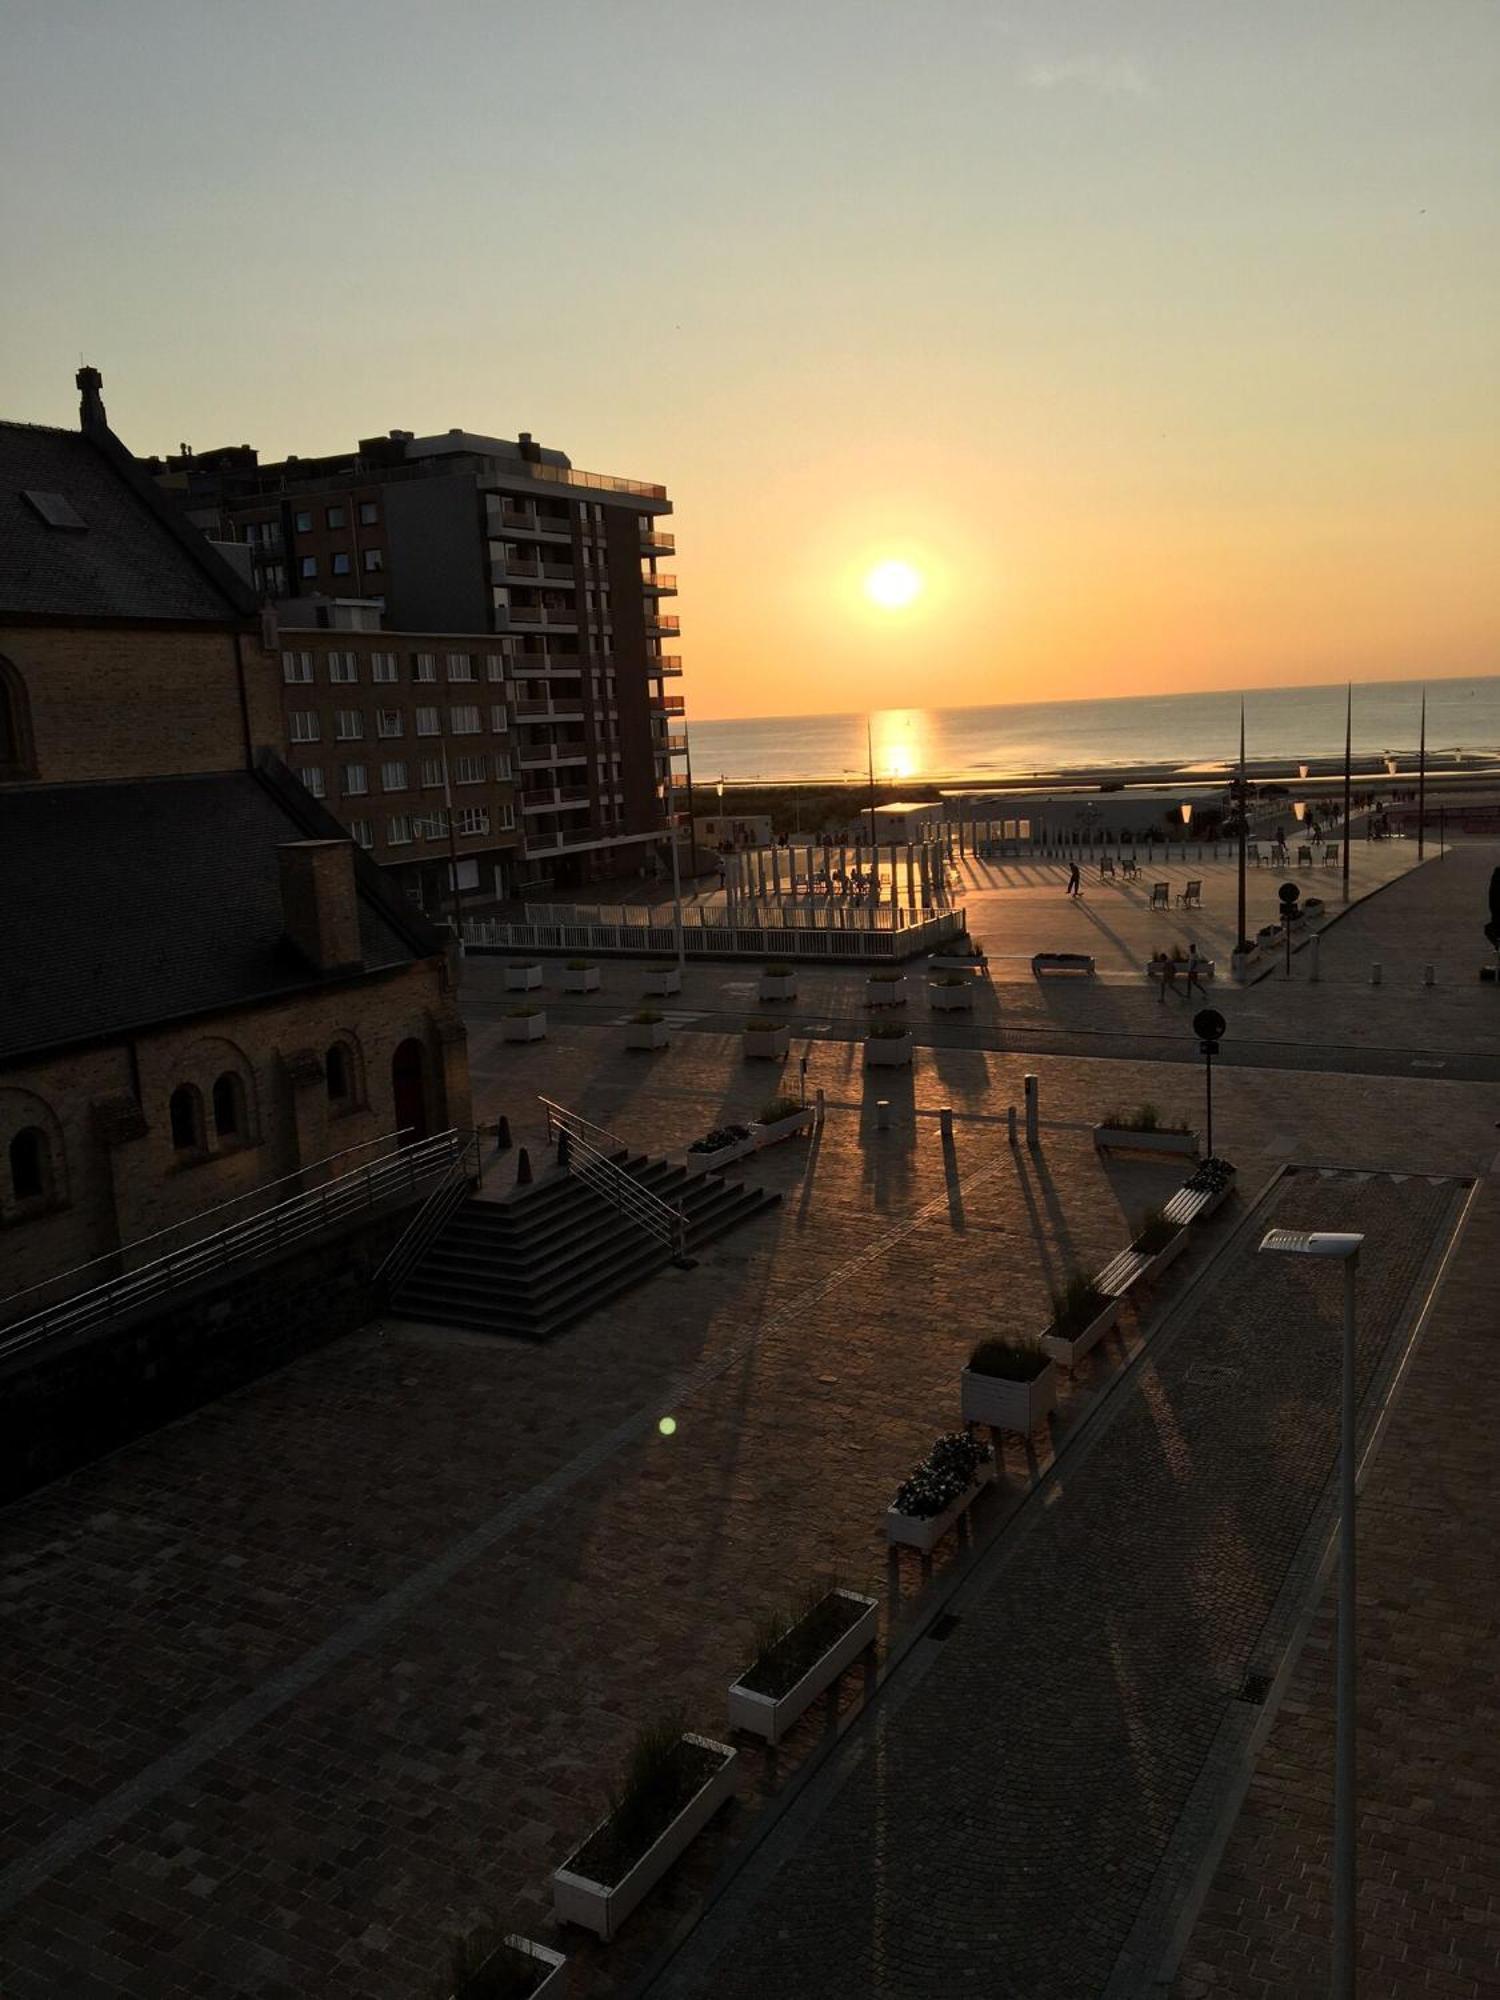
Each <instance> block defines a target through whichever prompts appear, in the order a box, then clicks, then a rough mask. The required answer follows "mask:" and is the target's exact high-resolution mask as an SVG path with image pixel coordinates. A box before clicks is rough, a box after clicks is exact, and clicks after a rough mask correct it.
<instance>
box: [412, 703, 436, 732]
mask: <svg viewBox="0 0 1500 2000" xmlns="http://www.w3.org/2000/svg"><path fill="white" fill-rule="evenodd" d="M440 727H441V725H440V724H439V722H438V712H437V710H436V709H435V708H419V709H418V710H417V734H418V736H436V735H438V734H439V731H440Z"/></svg>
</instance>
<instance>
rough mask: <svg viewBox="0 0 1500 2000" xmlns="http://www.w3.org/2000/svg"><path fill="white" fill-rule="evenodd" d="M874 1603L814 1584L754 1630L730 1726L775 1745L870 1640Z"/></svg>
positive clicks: (732, 1699)
mask: <svg viewBox="0 0 1500 2000" xmlns="http://www.w3.org/2000/svg"><path fill="white" fill-rule="evenodd" d="M877 1614H878V1606H877V1604H876V1601H875V1599H874V1598H873V1597H864V1596H861V1595H860V1594H859V1592H857V1591H853V1590H845V1589H844V1588H843V1587H842V1586H841V1585H840V1584H838V1583H837V1582H832V1581H830V1582H826V1583H819V1584H818V1585H817V1586H816V1587H815V1588H814V1589H812V1590H811V1591H810V1592H809V1593H808V1594H807V1596H806V1597H805V1599H804V1600H803V1602H802V1604H801V1605H800V1606H799V1607H798V1608H797V1609H795V1610H793V1611H791V1612H787V1611H777V1612H773V1613H772V1614H771V1616H770V1617H769V1618H766V1619H763V1620H762V1621H761V1623H760V1625H759V1626H758V1627H757V1628H756V1634H755V1658H754V1659H753V1660H752V1661H751V1663H750V1665H749V1666H748V1667H747V1668H746V1669H745V1671H744V1672H743V1673H742V1674H741V1675H740V1677H739V1679H738V1680H737V1681H735V1682H734V1684H733V1685H732V1686H731V1688H730V1690H729V1725H730V1727H731V1728H732V1729H747V1730H750V1731H751V1732H752V1733H753V1734H755V1735H757V1736H763V1737H765V1739H766V1740H767V1741H768V1742H770V1743H776V1742H779V1741H780V1739H781V1737H782V1735H783V1734H784V1732H785V1731H786V1730H787V1729H789V1728H790V1727H791V1725H792V1724H793V1723H794V1722H795V1721H796V1720H797V1718H798V1717H799V1716H800V1715H802V1714H803V1713H804V1712H805V1711H806V1710H807V1709H808V1708H809V1707H811V1705H812V1703H813V1702H814V1701H816V1700H817V1698H818V1696H819V1695H820V1694H822V1693H823V1692H824V1691H825V1689H827V1688H829V1687H831V1686H832V1684H833V1683H834V1682H835V1681H836V1680H837V1679H838V1677H839V1675H840V1674H842V1673H843V1671H844V1669H845V1668H846V1667H847V1666H849V1665H850V1664H851V1662H852V1661H854V1660H856V1659H858V1657H859V1655H860V1654H861V1653H862V1652H864V1651H865V1649H866V1647H868V1646H869V1645H870V1644H871V1643H872V1642H873V1640H874V1638H875V1627H876V1619H877Z"/></svg>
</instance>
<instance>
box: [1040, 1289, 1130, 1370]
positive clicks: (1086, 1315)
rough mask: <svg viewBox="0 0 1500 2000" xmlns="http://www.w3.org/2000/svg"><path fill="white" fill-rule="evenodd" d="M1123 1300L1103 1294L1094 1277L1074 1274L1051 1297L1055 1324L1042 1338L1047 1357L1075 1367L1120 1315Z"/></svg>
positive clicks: (1041, 1345) (1052, 1324) (1069, 1366)
mask: <svg viewBox="0 0 1500 2000" xmlns="http://www.w3.org/2000/svg"><path fill="white" fill-rule="evenodd" d="M1120 1306H1121V1300H1120V1299H1118V1298H1111V1297H1110V1296H1109V1294H1108V1293H1107V1292H1101V1291H1100V1290H1099V1287H1098V1286H1097V1285H1096V1284H1095V1283H1094V1281H1093V1279H1092V1278H1089V1277H1085V1276H1084V1274H1083V1273H1082V1272H1081V1271H1075V1272H1073V1273H1072V1275H1071V1276H1070V1277H1069V1279H1068V1281H1067V1283H1066V1284H1065V1285H1064V1286H1063V1288H1062V1290H1061V1291H1059V1292H1054V1293H1053V1294H1052V1321H1051V1324H1050V1325H1049V1326H1048V1328H1047V1330H1046V1332H1045V1333H1043V1335H1042V1336H1041V1339H1040V1342H1039V1345H1040V1347H1041V1349H1042V1352H1043V1353H1044V1354H1047V1355H1050V1356H1051V1358H1052V1359H1053V1360H1054V1361H1060V1362H1061V1363H1062V1365H1063V1366H1064V1367H1065V1368H1073V1367H1075V1366H1076V1365H1077V1364H1078V1362H1080V1361H1081V1360H1082V1359H1083V1357H1084V1355H1085V1354H1087V1353H1088V1351H1089V1349H1090V1348H1091V1347H1092V1346H1093V1345H1094V1344H1095V1342H1096V1341H1099V1340H1102V1339H1103V1337H1104V1335H1105V1334H1106V1333H1108V1331H1109V1329H1110V1328H1111V1327H1112V1326H1113V1325H1114V1323H1115V1321H1116V1320H1117V1319H1118V1318H1119V1316H1120Z"/></svg>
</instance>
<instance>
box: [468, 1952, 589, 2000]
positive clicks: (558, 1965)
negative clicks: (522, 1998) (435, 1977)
mask: <svg viewBox="0 0 1500 2000" xmlns="http://www.w3.org/2000/svg"><path fill="white" fill-rule="evenodd" d="M505 1942H506V1943H507V1944H508V1945H509V1946H510V1948H511V1950H512V1951H514V1952H519V1953H520V1954H521V1956H522V1957H523V1958H534V1959H535V1960H536V1962H537V1968H538V1970H539V1971H540V1972H541V1973H542V1978H541V1980H540V1982H539V1983H538V1984H537V1985H535V1986H533V1987H532V1989H531V1992H530V1994H529V1995H528V1996H527V2000H562V1990H563V1968H564V1966H566V1964H567V1962H568V1961H567V1960H566V1959H565V1958H564V1957H563V1955H562V1953H561V1952H560V1951H552V1950H551V1949H549V1947H548V1946H546V1945H544V1944H534V1943H533V1942H532V1940H531V1939H530V1938H523V1937H508V1938H507V1939H506V1940H505ZM496 1956H498V1953H497V1954H496ZM485 1963H486V1964H488V1963H490V1961H489V1960H488V1959H487V1960H486V1961H485ZM449 2000H457V1995H455V1994H450V1996H449Z"/></svg>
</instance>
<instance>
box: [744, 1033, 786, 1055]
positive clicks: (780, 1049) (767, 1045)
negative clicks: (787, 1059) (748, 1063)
mask: <svg viewBox="0 0 1500 2000" xmlns="http://www.w3.org/2000/svg"><path fill="white" fill-rule="evenodd" d="M791 1043H792V1031H791V1029H790V1028H789V1027H786V1026H782V1027H779V1028H746V1030H745V1054H746V1055H747V1056H765V1057H768V1058H771V1059H772V1060H774V1059H776V1058H778V1057H780V1056H784V1055H785V1054H786V1052H787V1050H788V1049H789V1048H790V1047H791Z"/></svg>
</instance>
